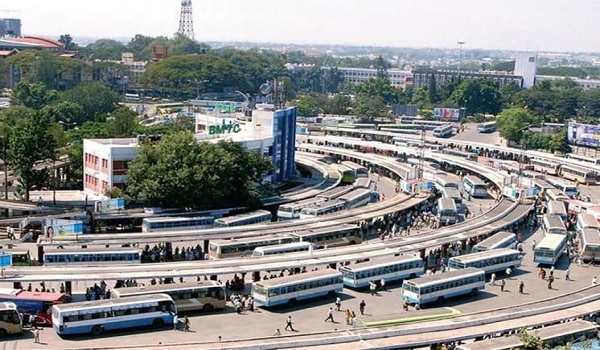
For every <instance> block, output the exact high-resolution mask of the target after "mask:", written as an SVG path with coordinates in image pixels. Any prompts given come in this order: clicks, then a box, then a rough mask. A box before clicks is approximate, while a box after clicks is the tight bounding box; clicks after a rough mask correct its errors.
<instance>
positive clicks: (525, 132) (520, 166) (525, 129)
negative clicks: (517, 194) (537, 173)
mask: <svg viewBox="0 0 600 350" xmlns="http://www.w3.org/2000/svg"><path fill="white" fill-rule="evenodd" d="M529 127H530V125H527V126H525V127H523V128H522V129H521V130H519V131H520V132H521V156H520V157H519V158H520V159H519V175H518V180H517V183H518V185H519V187H522V186H523V184H522V177H523V175H522V174H523V163H525V135H526V134H527V132H529Z"/></svg>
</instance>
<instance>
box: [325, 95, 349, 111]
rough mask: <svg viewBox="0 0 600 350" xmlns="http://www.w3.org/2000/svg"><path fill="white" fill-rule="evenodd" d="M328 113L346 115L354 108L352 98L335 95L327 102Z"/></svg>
mask: <svg viewBox="0 0 600 350" xmlns="http://www.w3.org/2000/svg"><path fill="white" fill-rule="evenodd" d="M327 102H328V103H327V105H326V106H327V108H326V110H327V113H330V114H339V115H346V114H348V111H349V110H350V107H351V106H352V98H351V97H350V96H348V95H344V94H335V95H334V96H333V97H332V98H331V99H329V101H327Z"/></svg>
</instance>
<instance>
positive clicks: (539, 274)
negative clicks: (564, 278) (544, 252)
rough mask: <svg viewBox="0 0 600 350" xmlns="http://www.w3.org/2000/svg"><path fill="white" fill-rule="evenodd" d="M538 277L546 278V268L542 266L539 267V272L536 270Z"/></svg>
mask: <svg viewBox="0 0 600 350" xmlns="http://www.w3.org/2000/svg"><path fill="white" fill-rule="evenodd" d="M538 277H539V278H541V279H543V280H544V279H546V270H544V268H543V267H540V272H538Z"/></svg>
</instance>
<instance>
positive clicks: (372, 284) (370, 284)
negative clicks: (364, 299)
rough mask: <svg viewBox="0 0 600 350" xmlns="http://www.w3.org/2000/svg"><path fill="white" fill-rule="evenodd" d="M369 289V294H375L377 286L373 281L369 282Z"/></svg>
mask: <svg viewBox="0 0 600 350" xmlns="http://www.w3.org/2000/svg"><path fill="white" fill-rule="evenodd" d="M369 289H370V290H371V295H376V294H377V286H376V285H375V282H373V281H371V282H369Z"/></svg>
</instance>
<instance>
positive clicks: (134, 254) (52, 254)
mask: <svg viewBox="0 0 600 350" xmlns="http://www.w3.org/2000/svg"><path fill="white" fill-rule="evenodd" d="M43 259H44V260H43V264H44V265H45V266H53V265H112V264H139V263H141V262H142V260H141V254H140V250H139V249H137V248H121V247H114V248H112V247H110V248H105V247H90V248H72V247H66V248H65V249H62V248H61V249H57V248H45V249H44V255H43Z"/></svg>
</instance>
